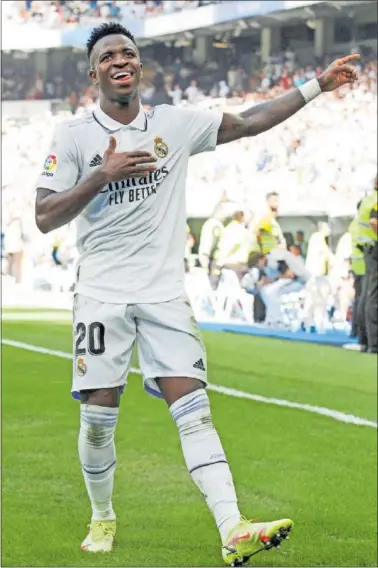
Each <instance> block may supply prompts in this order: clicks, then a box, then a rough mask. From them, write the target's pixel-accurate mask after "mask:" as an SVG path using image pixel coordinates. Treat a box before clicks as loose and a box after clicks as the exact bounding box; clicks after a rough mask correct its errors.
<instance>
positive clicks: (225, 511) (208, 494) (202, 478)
mask: <svg viewBox="0 0 378 568" xmlns="http://www.w3.org/2000/svg"><path fill="white" fill-rule="evenodd" d="M170 412H171V414H172V417H173V419H174V420H175V422H176V424H177V427H178V430H179V434H180V439H181V446H182V451H183V454H184V458H185V461H186V465H187V467H188V470H189V472H190V474H191V476H192V479H193V481H194V482H195V484H196V485H197V487H198V488H199V489H200V491H201V493H202V495H203V496H204V498H205V500H206V503H207V505H208V507H209V509H210V511H211V512H212V514H213V516H214V519H215V522H216V524H217V527H218V530H219V532H220V535H221V539H222V542H223V541H224V540H225V539H226V537H227V535H228V533H229V532H230V531H231V530H232V529H233V528H234V527H235V525H236V524H237V523H238V522H239V520H240V512H239V508H238V503H237V497H236V493H235V488H234V483H233V479H232V475H231V471H230V468H229V466H228V463H227V459H226V456H225V453H224V451H223V447H222V444H221V441H220V439H219V436H218V434H217V432H216V430H215V428H214V425H213V421H212V418H211V412H210V402H209V398H208V396H207V393H206V391H205V390H204V389H200V390H196V391H195V392H192V393H190V394H188V395H186V396H183V397H182V398H180V399H179V400H177V401H176V402H175V403H173V404H172V405H171V407H170Z"/></svg>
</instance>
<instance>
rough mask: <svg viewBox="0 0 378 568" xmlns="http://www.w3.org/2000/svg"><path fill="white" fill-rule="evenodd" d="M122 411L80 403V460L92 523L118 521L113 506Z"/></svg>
mask: <svg viewBox="0 0 378 568" xmlns="http://www.w3.org/2000/svg"><path fill="white" fill-rule="evenodd" d="M118 412H119V408H107V407H103V406H96V405H89V404H81V410H80V433H79V457H80V462H81V467H82V470H83V475H84V480H85V485H86V488H87V492H88V496H89V499H90V501H91V505H92V521H104V520H113V519H115V518H116V517H115V513H114V511H113V506H112V493H113V482H114V472H115V468H116V452H115V444H114V432H115V428H116V424H117V418H118Z"/></svg>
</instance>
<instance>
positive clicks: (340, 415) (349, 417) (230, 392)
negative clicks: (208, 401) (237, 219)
mask: <svg viewBox="0 0 378 568" xmlns="http://www.w3.org/2000/svg"><path fill="white" fill-rule="evenodd" d="M1 343H3V344H4V345H9V346H10V347H16V348H18V349H25V350H26V351H33V352H34V353H42V354H43V355H52V356H53V357H60V358H62V359H72V355H71V354H70V353H65V352H64V351H56V350H54V349H46V348H45V347H38V346H37V345H29V344H28V343H22V342H20V341H12V340H11V339H2V340H1ZM130 372H131V373H136V374H138V375H141V374H142V373H141V371H140V369H136V368H134V367H131V369H130ZM208 389H209V390H211V391H214V392H218V393H220V394H225V395H226V396H232V397H234V398H244V399H247V400H253V401H255V402H263V403H265V404H273V405H274V406H283V407H285V408H295V409H297V410H305V411H306V412H312V413H313V414H320V415H321V416H327V417H328V418H332V419H333V420H337V421H338V422H344V423H346V424H354V425H355V426H369V427H370V428H377V427H378V424H377V422H373V421H372V420H367V419H366V418H360V417H359V416H354V414H345V413H344V412H340V411H339V410H332V409H330V408H325V407H323V406H312V405H311V404H302V403H299V402H290V401H289V400H282V399H279V398H268V397H265V396H260V395H258V394H251V393H249V392H244V391H239V390H236V389H230V388H228V387H223V386H221V385H214V384H212V383H209V384H208Z"/></svg>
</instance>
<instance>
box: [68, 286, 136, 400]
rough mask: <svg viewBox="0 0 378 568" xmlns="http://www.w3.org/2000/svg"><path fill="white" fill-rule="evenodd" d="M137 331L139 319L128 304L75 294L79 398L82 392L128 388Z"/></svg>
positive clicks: (74, 388) (76, 391)
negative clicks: (133, 315)
mask: <svg viewBox="0 0 378 568" xmlns="http://www.w3.org/2000/svg"><path fill="white" fill-rule="evenodd" d="M135 334H136V328H135V320H134V318H133V317H132V315H131V313H130V310H129V309H128V307H127V306H125V305H122V304H106V303H103V302H98V301H96V300H92V299H91V298H87V297H85V296H81V295H78V294H77V295H76V296H75V302H74V314H73V340H74V369H73V385H72V392H73V396H74V397H75V398H79V392H80V391H97V390H99V389H106V390H108V391H109V389H118V388H119V387H124V385H125V383H126V378H127V373H128V370H129V366H130V361H131V355H132V349H133V344H134V341H135ZM110 396H111V395H109V397H110ZM92 398H93V396H92ZM92 403H93V402H92ZM93 404H95V403H93Z"/></svg>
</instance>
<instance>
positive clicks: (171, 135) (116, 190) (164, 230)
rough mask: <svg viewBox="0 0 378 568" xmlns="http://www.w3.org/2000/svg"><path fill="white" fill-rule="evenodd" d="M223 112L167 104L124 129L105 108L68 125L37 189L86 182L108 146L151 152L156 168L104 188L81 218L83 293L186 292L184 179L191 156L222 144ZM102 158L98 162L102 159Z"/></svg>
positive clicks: (153, 295) (168, 295) (122, 299)
mask: <svg viewBox="0 0 378 568" xmlns="http://www.w3.org/2000/svg"><path fill="white" fill-rule="evenodd" d="M222 116H223V115H222V113H219V112H212V111H207V110H199V109H186V108H177V107H171V106H168V105H162V106H159V107H155V108H154V109H152V110H150V111H144V110H143V108H142V107H141V108H140V111H139V114H138V116H137V117H136V118H135V120H134V121H133V122H132V123H131V124H129V125H127V126H125V125H123V124H120V123H118V122H116V121H115V120H113V119H112V118H110V117H109V116H108V115H106V114H105V113H104V112H103V111H102V110H101V109H100V107H97V108H96V110H95V111H94V112H92V113H86V114H85V115H82V116H81V117H79V118H77V119H73V120H70V121H66V122H64V123H62V124H61V125H60V126H59V127H58V129H57V132H56V134H55V137H54V139H53V142H52V144H51V148H50V154H49V157H48V158H47V159H46V162H45V167H44V171H43V172H42V174H41V175H40V177H39V182H38V187H44V188H48V189H51V190H53V191H64V190H67V189H70V188H72V187H74V186H75V185H77V184H78V183H79V182H80V181H81V180H84V179H85V178H86V177H87V176H88V175H89V174H90V173H91V172H92V171H93V170H94V167H96V165H95V164H96V163H97V164H98V158H97V157H99V158H102V157H103V155H104V152H105V150H106V149H107V147H108V145H109V136H110V135H113V136H114V137H115V138H116V141H117V149H116V151H117V152H126V151H129V152H130V151H138V150H140V151H149V152H151V154H153V155H155V156H157V157H158V160H157V162H156V165H157V170H156V171H155V172H153V173H150V174H149V175H147V176H145V177H139V178H129V179H126V180H123V181H119V182H111V183H108V184H107V185H106V186H104V188H103V190H102V191H101V193H99V194H98V195H97V196H96V197H95V198H94V199H93V200H92V201H91V202H90V203H89V205H88V206H87V207H86V208H85V209H84V210H83V211H82V213H81V214H80V215H79V216H78V217H77V219H76V229H77V247H78V251H79V262H78V282H77V286H76V292H78V293H79V294H82V295H84V296H87V297H89V298H93V299H95V300H97V301H101V302H109V303H116V304H117V303H121V304H123V303H124V304H133V303H157V302H165V301H168V300H172V299H174V298H177V297H179V296H180V295H181V294H182V293H184V290H185V289H184V260H183V259H184V252H185V246H186V236H187V235H186V208H185V179H186V175H187V168H188V160H189V157H190V156H191V155H195V154H198V153H200V152H206V151H211V150H214V149H215V146H216V140H217V134H218V129H219V126H220V123H221V120H222ZM95 159H97V162H96V160H95Z"/></svg>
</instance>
